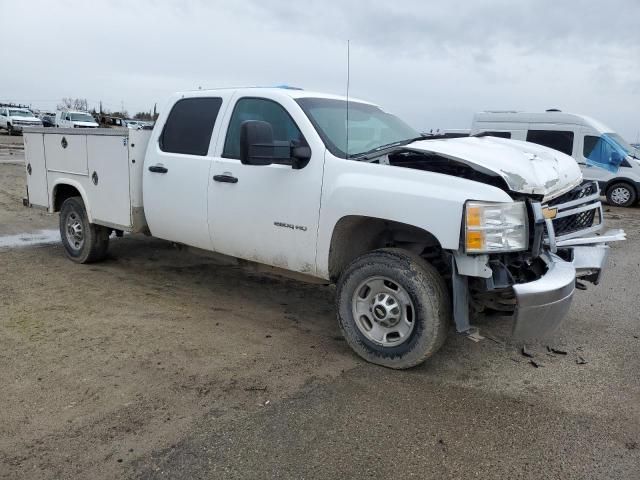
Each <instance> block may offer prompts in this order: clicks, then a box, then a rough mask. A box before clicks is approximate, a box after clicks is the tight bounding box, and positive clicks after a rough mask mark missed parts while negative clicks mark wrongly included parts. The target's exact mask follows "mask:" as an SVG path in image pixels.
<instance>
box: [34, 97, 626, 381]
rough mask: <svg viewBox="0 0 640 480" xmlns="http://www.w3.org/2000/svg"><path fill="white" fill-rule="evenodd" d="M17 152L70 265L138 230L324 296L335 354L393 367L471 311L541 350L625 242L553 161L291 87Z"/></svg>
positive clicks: (555, 156)
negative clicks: (536, 341)
mask: <svg viewBox="0 0 640 480" xmlns="http://www.w3.org/2000/svg"><path fill="white" fill-rule="evenodd" d="M347 124H348V126H349V128H348V133H347V129H346V125H347ZM25 149H26V150H25V155H26V168H27V183H28V185H27V186H28V197H27V198H25V200H24V203H25V205H27V206H34V207H35V206H38V207H42V208H45V209H47V210H48V211H49V212H60V233H61V236H62V242H63V245H64V250H65V252H66V254H67V256H68V257H69V258H70V259H71V260H73V261H75V262H79V263H87V262H93V261H98V260H100V259H101V258H103V257H104V256H105V253H106V251H107V247H108V243H109V236H110V235H111V234H112V233H114V232H115V233H116V234H121V233H122V232H144V233H147V234H150V235H153V236H156V237H159V238H162V239H166V240H169V241H172V242H177V243H180V244H185V245H189V246H192V247H197V248H199V249H204V250H208V251H213V252H218V253H221V254H225V255H228V256H233V257H237V258H241V259H245V260H249V261H253V262H258V263H261V264H267V265H271V266H274V267H278V268H279V269H281V270H282V271H291V272H296V273H297V274H304V275H306V276H307V277H308V278H309V279H311V278H313V279H314V280H318V279H319V280H320V281H322V282H325V283H335V284H336V286H337V288H336V310H337V316H338V322H339V325H340V328H341V329H342V332H343V334H344V336H345V338H346V340H347V342H348V343H349V345H350V346H351V347H352V348H353V350H355V351H356V352H357V353H358V354H359V355H361V356H362V357H363V358H365V359H366V360H368V361H370V362H374V363H377V364H380V365H384V366H387V367H392V368H408V367H412V366H414V365H417V364H419V363H421V362H423V361H424V360H425V359H426V358H428V357H429V356H431V355H432V354H433V353H435V352H436V351H437V350H438V348H439V347H440V346H441V345H442V343H443V342H444V340H445V337H446V335H447V330H448V327H449V325H450V323H452V322H451V321H452V319H453V323H454V324H455V326H456V329H457V331H458V332H460V333H467V334H468V333H470V332H474V329H473V327H472V326H471V321H472V320H473V319H474V317H475V316H476V315H478V314H479V313H481V312H498V313H500V314H501V315H512V316H513V319H514V329H513V334H514V335H515V336H516V337H519V338H529V337H532V336H535V337H538V336H543V335H545V334H548V333H549V332H551V331H553V329H554V328H555V327H556V326H557V325H558V324H559V322H560V321H561V319H562V318H563V317H564V316H565V314H566V313H567V310H568V308H569V305H570V303H571V300H572V297H573V294H574V290H575V287H576V285H578V286H580V287H583V286H584V284H583V283H582V281H583V280H584V281H589V282H592V283H595V284H597V283H598V281H599V279H600V275H601V272H602V269H603V268H604V266H605V262H606V258H607V250H608V247H607V245H606V242H607V241H614V240H621V239H623V238H624V232H622V231H609V232H606V233H604V234H602V233H600V234H599V233H598V231H599V230H600V229H601V228H602V227H603V215H602V207H601V204H600V201H599V191H598V185H597V184H596V183H594V182H591V183H583V181H582V175H581V173H580V170H579V168H578V166H577V164H576V163H575V161H573V159H572V158H571V157H569V156H567V155H564V154H562V153H560V152H557V151H555V150H551V149H548V148H546V147H542V146H538V145H534V144H530V143H525V142H518V141H512V140H505V139H500V138H491V137H484V138H457V139H447V140H426V139H423V138H421V137H420V135H419V134H418V133H417V132H416V131H414V130H413V129H412V128H410V127H409V126H408V125H406V124H405V123H404V122H403V121H401V120H400V119H399V118H397V117H395V116H393V115H391V114H389V113H387V112H385V111H384V110H382V109H381V108H379V107H377V106H375V105H373V104H370V103H367V102H363V101H359V100H352V99H351V100H350V101H349V102H347V101H346V99H345V98H343V97H339V96H332V95H326V94H319V93H312V92H306V91H302V90H298V89H287V88H244V89H220V90H198V91H193V92H186V93H180V94H177V95H175V96H174V97H173V98H171V100H170V101H169V103H168V104H167V105H166V107H165V108H164V109H163V114H162V115H161V116H160V118H159V119H158V121H157V122H156V124H155V128H154V129H153V131H145V130H131V129H129V130H124V129H123V130H116V129H94V130H85V129H52V128H48V129H37V128H36V129H27V130H26V131H25ZM578 279H580V280H578Z"/></svg>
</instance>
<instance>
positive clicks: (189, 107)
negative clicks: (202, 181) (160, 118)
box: [123, 97, 222, 156]
mask: <svg viewBox="0 0 640 480" xmlns="http://www.w3.org/2000/svg"><path fill="white" fill-rule="evenodd" d="M221 105H222V99H221V98H218V97H206V98H183V99H182V100H178V101H177V102H176V103H175V105H174V106H173V108H172V109H171V112H169V116H168V117H167V122H166V123H165V124H164V128H163V129H162V133H161V134H160V150H162V151H163V152H167V153H184V154H187V155H200V156H205V155H206V154H207V152H208V151H209V143H211V134H212V133H213V126H214V125H215V123H216V118H217V117H218V112H219V111H220V106H221ZM123 123H124V122H123Z"/></svg>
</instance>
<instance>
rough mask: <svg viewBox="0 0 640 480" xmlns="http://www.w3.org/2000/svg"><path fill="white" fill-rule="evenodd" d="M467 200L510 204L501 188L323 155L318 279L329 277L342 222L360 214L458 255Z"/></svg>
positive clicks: (424, 172)
mask: <svg viewBox="0 0 640 480" xmlns="http://www.w3.org/2000/svg"><path fill="white" fill-rule="evenodd" d="M467 200H484V201H493V202H510V201H512V200H511V197H509V195H507V193H506V192H504V191H502V190H500V189H499V188H496V187H493V186H490V185H485V184H482V183H478V182H473V181H471V180H466V179H464V178H458V177H452V176H449V175H443V174H440V173H434V172H426V171H421V170H413V169H409V168H402V167H394V166H390V165H380V164H375V163H367V162H357V161H351V160H344V159H340V158H336V157H334V156H333V155H331V154H330V153H328V152H327V153H326V162H325V178H324V186H323V191H322V205H321V210H320V225H319V228H318V254H317V265H318V274H319V276H321V277H323V278H328V277H329V265H328V261H329V249H330V247H331V237H332V235H333V229H334V226H335V225H336V223H338V221H339V220H340V219H341V218H343V217H345V216H348V215H361V216H365V217H374V218H382V219H384V220H392V221H396V222H402V223H406V224H408V225H414V226H416V227H419V228H422V229H423V230H426V231H427V232H429V233H431V234H432V235H433V236H435V237H436V238H437V239H438V241H439V242H440V245H442V247H443V248H445V249H449V250H458V248H459V244H460V226H461V221H462V211H463V207H464V203H465V202H466V201H467Z"/></svg>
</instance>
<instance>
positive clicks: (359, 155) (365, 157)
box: [347, 135, 427, 160]
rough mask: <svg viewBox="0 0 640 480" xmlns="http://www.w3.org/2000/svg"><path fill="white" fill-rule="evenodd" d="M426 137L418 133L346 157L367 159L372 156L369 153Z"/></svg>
mask: <svg viewBox="0 0 640 480" xmlns="http://www.w3.org/2000/svg"><path fill="white" fill-rule="evenodd" d="M426 138H427V137H425V136H424V135H420V136H419V137H414V138H407V139H406V140H399V141H397V142H391V143H386V144H384V145H380V146H379V147H376V148H372V149H371V150H367V151H366V152H361V153H356V154H355V155H349V156H348V157H347V158H354V159H358V160H360V159H362V160H368V159H369V158H372V157H369V155H371V154H382V153H383V152H386V151H387V150H392V149H394V148H397V147H404V146H405V145H409V144H410V143H413V142H416V141H418V140H425V139H426ZM374 156H375V155H374Z"/></svg>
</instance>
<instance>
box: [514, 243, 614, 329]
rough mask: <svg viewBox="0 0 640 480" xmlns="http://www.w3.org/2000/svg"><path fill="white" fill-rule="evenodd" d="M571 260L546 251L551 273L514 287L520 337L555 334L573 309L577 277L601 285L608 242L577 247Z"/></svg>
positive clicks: (548, 268)
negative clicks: (572, 303)
mask: <svg viewBox="0 0 640 480" xmlns="http://www.w3.org/2000/svg"><path fill="white" fill-rule="evenodd" d="M572 250H573V259H572V261H571V262H567V261H565V260H563V259H562V258H560V257H558V256H557V255H554V254H552V253H548V254H544V255H543V258H544V260H545V261H546V263H547V272H546V273H545V274H544V275H543V276H542V277H540V278H539V279H538V280H535V281H533V282H529V283H521V284H518V285H514V286H513V290H514V292H515V296H516V311H515V322H514V324H513V337H514V338H516V339H520V340H530V339H535V338H544V337H546V336H549V335H550V334H551V333H553V332H554V331H555V330H556V329H557V328H558V326H559V325H560V323H562V320H563V319H564V317H565V316H566V314H567V312H568V311H569V307H570V306H571V301H572V299H573V294H574V292H575V285H576V279H577V278H580V277H584V278H585V279H587V280H589V281H592V282H593V283H595V284H597V283H598V282H599V281H600V278H601V275H602V271H603V269H604V267H605V265H606V262H607V257H608V255H609V247H608V246H607V245H605V244H596V245H590V246H576V247H573V248H572Z"/></svg>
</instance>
